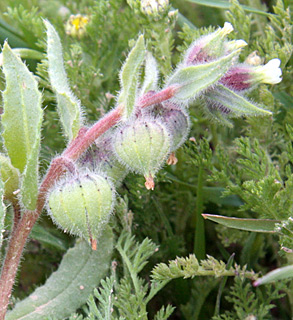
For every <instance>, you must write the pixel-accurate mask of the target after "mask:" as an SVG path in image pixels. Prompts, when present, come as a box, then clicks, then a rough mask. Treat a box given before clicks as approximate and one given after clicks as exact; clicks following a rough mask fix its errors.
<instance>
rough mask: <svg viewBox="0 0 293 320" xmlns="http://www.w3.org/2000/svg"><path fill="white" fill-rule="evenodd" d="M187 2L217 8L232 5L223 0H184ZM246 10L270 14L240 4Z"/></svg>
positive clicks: (264, 14) (265, 14) (227, 7)
mask: <svg viewBox="0 0 293 320" xmlns="http://www.w3.org/2000/svg"><path fill="white" fill-rule="evenodd" d="M186 1H188V2H192V3H196V4H199V5H202V6H206V7H212V8H219V9H226V10H228V9H230V7H231V6H232V4H231V3H229V1H225V0H186ZM241 7H242V8H243V9H244V10H245V11H246V12H250V13H256V14H260V15H263V16H269V15H271V13H268V12H265V11H262V10H259V9H255V8H252V7H248V6H243V5H242V6H241Z"/></svg>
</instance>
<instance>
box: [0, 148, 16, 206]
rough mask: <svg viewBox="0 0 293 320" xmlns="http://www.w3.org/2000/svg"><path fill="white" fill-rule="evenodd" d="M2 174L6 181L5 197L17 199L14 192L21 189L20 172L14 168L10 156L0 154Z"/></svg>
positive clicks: (0, 170)
mask: <svg viewBox="0 0 293 320" xmlns="http://www.w3.org/2000/svg"><path fill="white" fill-rule="evenodd" d="M0 167H1V168H0V174H1V179H2V181H3V182H4V191H5V192H4V194H5V198H6V199H8V200H10V201H13V200H14V199H15V194H14V192H15V191H16V190H18V189H19V174H18V170H17V169H16V168H14V167H13V166H12V165H11V163H10V159H9V158H8V157H5V156H4V155H2V154H0Z"/></svg>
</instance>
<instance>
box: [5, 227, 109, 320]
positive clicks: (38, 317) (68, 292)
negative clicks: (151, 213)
mask: <svg viewBox="0 0 293 320" xmlns="http://www.w3.org/2000/svg"><path fill="white" fill-rule="evenodd" d="M112 249H113V234H112V232H111V231H110V230H109V229H106V231H105V232H104V233H103V235H102V237H101V238H100V240H99V242H98V250H97V251H93V250H92V249H91V248H90V246H89V245H88V243H87V242H85V241H81V240H79V241H78V242H77V244H76V245H75V247H73V248H71V249H69V250H68V252H67V253H66V254H65V256H64V257H63V260H62V262H61V264H60V266H59V269H58V270H57V271H56V272H54V273H53V274H52V275H51V276H50V277H49V279H48V280H47V282H46V283H45V284H44V285H43V286H42V287H39V288H38V289H36V291H35V292H33V293H32V294H31V295H30V296H29V297H28V298H26V299H25V300H23V301H21V302H19V303H18V304H16V306H15V308H14V309H13V310H12V311H11V312H9V313H8V314H7V316H6V318H5V320H16V319H22V320H42V319H48V318H49V317H50V316H55V317H57V319H63V318H66V317H68V316H70V314H71V313H73V312H74V311H75V310H76V309H78V308H79V307H80V306H81V305H82V304H84V303H85V302H86V301H87V299H88V296H89V294H90V293H91V292H92V290H93V289H94V288H95V287H96V286H97V285H98V284H99V282H100V281H101V279H102V278H103V277H104V276H105V274H106V272H107V270H108V268H109V263H110V259H111V254H112Z"/></svg>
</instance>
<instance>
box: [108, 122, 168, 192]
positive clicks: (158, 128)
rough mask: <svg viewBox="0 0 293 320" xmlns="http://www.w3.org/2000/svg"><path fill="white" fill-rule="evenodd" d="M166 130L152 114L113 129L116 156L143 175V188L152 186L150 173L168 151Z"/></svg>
mask: <svg viewBox="0 0 293 320" xmlns="http://www.w3.org/2000/svg"><path fill="white" fill-rule="evenodd" d="M170 146H171V143H170V133H169V132H168V130H167V129H166V127H165V125H164V124H163V123H162V122H161V121H160V120H159V119H154V118H152V117H139V118H137V119H134V120H132V119H130V120H129V121H128V122H127V123H125V124H123V125H122V126H121V127H119V128H117V130H116V133H115V139H114V149H115V152H116V154H117V157H118V159H119V160H120V161H121V163H123V164H124V165H125V166H127V167H129V169H130V170H132V171H135V172H137V173H140V174H143V175H144V177H145V178H146V183H145V186H146V188H147V189H152V190H153V189H154V181H153V178H154V175H155V174H156V172H157V171H158V170H159V169H160V168H161V166H162V165H163V163H164V161H165V159H166V158H167V156H168V154H169V152H170Z"/></svg>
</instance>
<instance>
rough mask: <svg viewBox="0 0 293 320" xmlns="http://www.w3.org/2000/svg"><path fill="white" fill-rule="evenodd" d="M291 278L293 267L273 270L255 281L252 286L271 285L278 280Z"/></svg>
mask: <svg viewBox="0 0 293 320" xmlns="http://www.w3.org/2000/svg"><path fill="white" fill-rule="evenodd" d="M289 278H293V265H290V266H286V267H282V268H278V269H275V270H273V271H271V272H269V273H267V274H266V275H265V276H263V277H262V278H260V279H258V280H256V281H255V282H254V283H253V285H254V286H255V287H257V286H260V285H262V284H266V283H271V282H274V281H278V280H283V279H289Z"/></svg>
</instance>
